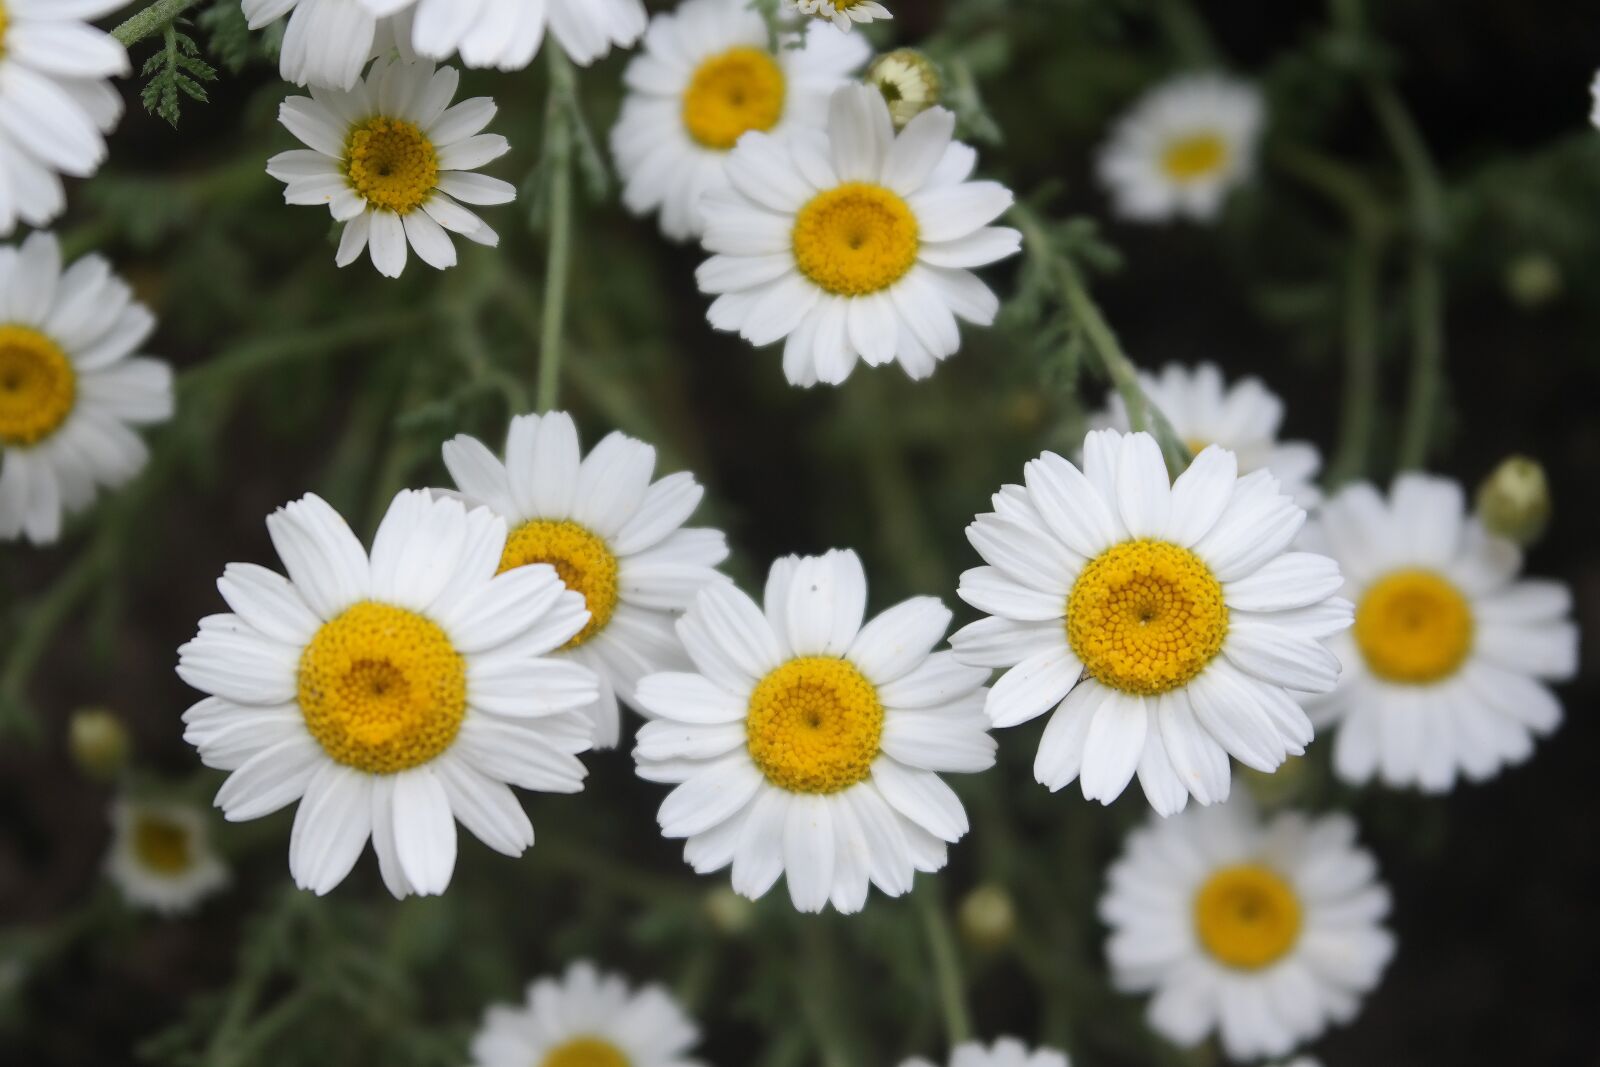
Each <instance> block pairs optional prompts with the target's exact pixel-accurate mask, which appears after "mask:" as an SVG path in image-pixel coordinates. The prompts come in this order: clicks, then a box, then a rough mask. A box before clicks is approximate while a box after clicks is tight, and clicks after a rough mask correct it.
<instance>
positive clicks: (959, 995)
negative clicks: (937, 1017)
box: [916, 887, 972, 1048]
mask: <svg viewBox="0 0 1600 1067" xmlns="http://www.w3.org/2000/svg"><path fill="white" fill-rule="evenodd" d="M916 899H917V910H918V911H919V912H921V913H922V929H923V932H924V933H925V934H926V935H927V938H928V954H929V955H930V956H932V957H933V977H934V981H935V983H937V985H938V989H939V1005H940V1008H941V1009H942V1011H943V1013H944V1027H945V1034H946V1036H948V1037H949V1039H950V1045H951V1047H952V1048H953V1047H955V1046H956V1045H959V1044H961V1043H962V1042H963V1041H970V1040H971V1039H972V1016H971V1014H970V1013H969V1012H968V1011H967V998H966V993H965V991H964V986H963V983H962V980H961V961H960V959H959V957H958V956H957V954H956V939H955V935H954V934H952V933H951V931H950V920H949V919H948V918H947V917H946V916H945V913H944V907H943V906H942V905H941V904H940V902H939V899H938V897H937V896H936V895H935V894H934V892H933V890H932V889H930V888H927V887H924V889H923V891H922V892H921V893H918V894H916Z"/></svg>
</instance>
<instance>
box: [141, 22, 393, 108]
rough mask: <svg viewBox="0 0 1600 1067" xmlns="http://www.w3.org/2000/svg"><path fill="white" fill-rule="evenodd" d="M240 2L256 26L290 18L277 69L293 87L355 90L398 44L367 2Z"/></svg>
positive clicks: (261, 27)
mask: <svg viewBox="0 0 1600 1067" xmlns="http://www.w3.org/2000/svg"><path fill="white" fill-rule="evenodd" d="M112 6H116V5H112ZM240 6H241V7H242V9H243V11H244V17H245V22H246V24H247V25H248V26H249V27H250V28H251V29H252V30H260V29H264V28H265V27H267V26H270V25H271V24H272V23H274V22H277V21H278V20H279V19H281V18H283V17H285V16H287V17H288V19H289V24H288V25H287V26H286V27H284V31H283V45H282V47H281V48H280V49H279V51H278V72H279V73H280V74H281V75H283V80H284V81H286V82H289V83H291V84H293V85H300V86H305V85H315V86H317V87H318V88H322V89H350V88H352V87H353V86H354V85H355V84H356V82H357V81H358V80H359V79H360V78H361V70H362V68H363V67H365V66H366V65H367V61H368V60H369V59H371V58H372V57H373V56H374V55H375V54H377V53H378V52H379V51H380V50H387V48H388V47H389V46H391V45H392V44H393V43H394V42H393V36H394V34H393V28H392V27H391V26H389V25H387V24H385V23H381V22H380V21H379V20H378V19H377V18H376V17H375V16H374V15H373V13H372V12H371V11H369V10H368V9H367V7H366V6H365V5H364V2H363V0H242V2H241V5H240Z"/></svg>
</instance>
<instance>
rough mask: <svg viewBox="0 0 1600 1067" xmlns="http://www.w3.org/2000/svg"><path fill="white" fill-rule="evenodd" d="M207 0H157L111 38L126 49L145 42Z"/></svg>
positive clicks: (122, 26)
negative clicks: (139, 42)
mask: <svg viewBox="0 0 1600 1067" xmlns="http://www.w3.org/2000/svg"><path fill="white" fill-rule="evenodd" d="M204 2H205V0H156V2H155V3H153V4H151V5H150V6H149V7H147V8H145V9H144V10H143V11H141V12H139V13H138V14H137V15H133V16H130V17H129V18H128V19H127V20H125V21H124V22H122V23H121V24H120V25H119V26H117V28H116V29H114V30H112V31H111V36H113V37H115V38H116V39H117V40H119V41H121V42H122V45H123V47H124V48H127V47H130V46H132V45H133V44H134V43H136V42H138V41H142V40H144V39H145V38H146V37H149V36H150V35H151V34H153V33H159V32H161V31H162V30H164V29H166V28H167V27H168V26H170V25H171V24H172V20H173V19H175V18H177V17H178V16H179V15H181V14H183V13H184V12H185V11H188V10H189V9H190V8H191V7H199V6H200V5H201V4H202V3H204Z"/></svg>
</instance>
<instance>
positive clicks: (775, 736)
mask: <svg viewBox="0 0 1600 1067" xmlns="http://www.w3.org/2000/svg"><path fill="white" fill-rule="evenodd" d="M745 730H746V733H747V735H748V740H749V745H750V758H751V759H753V760H754V761H755V764H756V766H757V767H759V768H761V773H762V774H764V775H766V776H767V781H769V782H771V783H772V784H773V785H775V786H777V787H778V788H779V789H786V790H788V791H789V792H791V793H837V792H839V791H840V790H841V789H848V788H850V787H851V786H853V785H855V784H856V783H857V782H861V781H864V780H865V779H866V778H867V776H868V775H870V774H871V773H872V761H873V760H875V759H877V758H878V748H879V743H880V742H881V741H882V739H883V705H882V704H881V703H879V701H878V691H877V689H875V688H873V685H872V683H871V682H869V681H867V679H866V676H865V675H863V674H862V673H861V672H860V671H859V670H858V669H857V668H856V666H855V665H854V664H853V663H851V662H849V661H848V660H842V659H834V658H832V657H829V656H804V657H801V658H799V659H792V660H790V661H789V662H787V663H785V664H783V666H781V667H778V668H777V669H776V670H774V671H772V672H771V673H770V674H768V675H767V676H766V677H765V678H763V679H761V681H760V683H759V684H757V685H756V688H755V692H754V693H752V694H751V695H750V713H749V716H748V717H747V718H746V719H745Z"/></svg>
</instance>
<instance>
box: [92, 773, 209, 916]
mask: <svg viewBox="0 0 1600 1067" xmlns="http://www.w3.org/2000/svg"><path fill="white" fill-rule="evenodd" d="M106 874H107V876H108V877H109V878H110V879H111V881H112V883H113V884H114V885H115V886H116V887H117V889H118V890H119V891H120V892H121V893H122V896H123V899H125V900H126V901H127V902H128V903H129V904H131V905H133V906H134V907H139V908H149V909H151V910H152V911H158V912H161V913H162V914H165V915H177V914H180V913H182V912H186V911H193V910H194V909H195V908H196V907H197V906H199V904H200V902H201V901H202V900H204V899H205V898H206V897H209V896H211V895H212V894H213V893H215V892H217V891H218V890H219V889H221V888H222V887H223V886H225V885H227V884H228V868H227V867H225V866H224V865H223V863H222V860H221V859H220V858H218V856H217V854H216V852H215V850H213V849H212V847H211V835H210V832H209V830H208V827H207V824H206V813H205V812H204V811H201V810H199V809H197V808H195V807H193V806H191V805H188V804H182V803H171V802H158V801H144V800H133V799H129V798H121V799H119V800H117V801H116V803H114V804H113V805H112V806H111V852H110V854H109V855H108V856H107V857H106Z"/></svg>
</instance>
